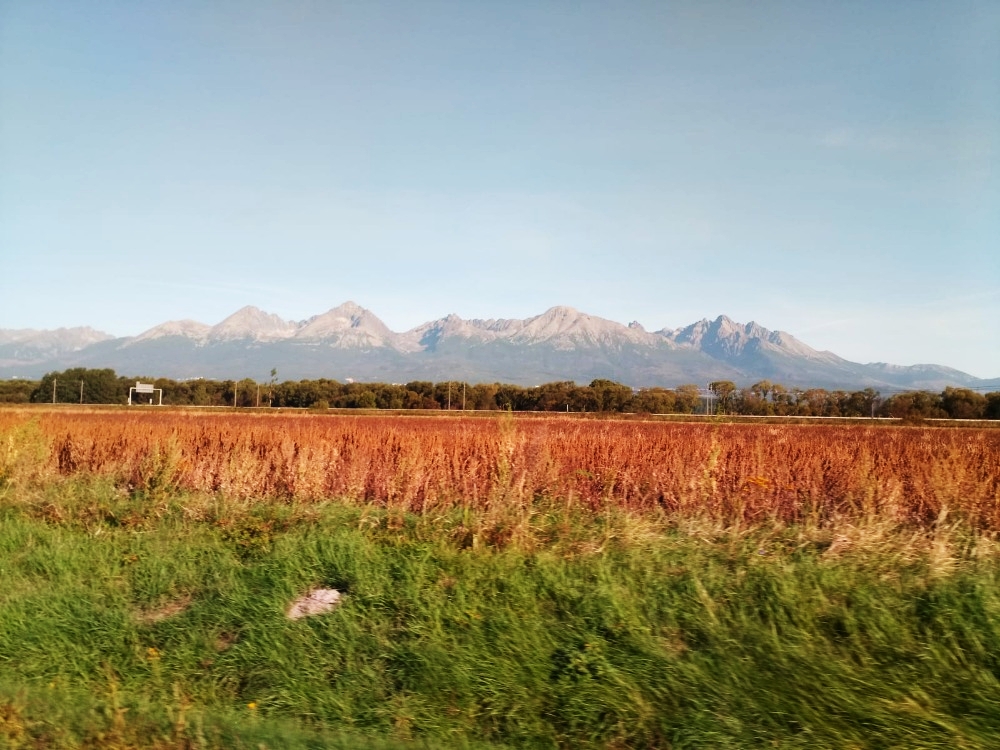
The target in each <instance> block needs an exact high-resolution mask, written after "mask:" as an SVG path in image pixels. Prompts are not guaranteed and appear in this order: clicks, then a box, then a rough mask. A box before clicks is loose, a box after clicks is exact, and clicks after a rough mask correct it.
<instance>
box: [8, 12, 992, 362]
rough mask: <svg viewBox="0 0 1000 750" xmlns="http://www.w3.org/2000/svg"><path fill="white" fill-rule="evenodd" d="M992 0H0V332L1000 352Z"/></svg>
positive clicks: (885, 355)
mask: <svg viewBox="0 0 1000 750" xmlns="http://www.w3.org/2000/svg"><path fill="white" fill-rule="evenodd" d="M998 39H1000V3H997V2H981V3H966V2H961V0H955V1H949V2H941V3H933V2H925V3H923V2H922V3H913V2H898V3H895V2H888V1H884V2H857V3H855V2H833V3H831V2H826V1H823V2H814V3H810V2H789V3H781V2H762V3H737V2H725V3H721V2H720V3H712V2H691V3H669V2H649V3H644V2H622V3H610V2H593V3H590V2H576V1H574V2H536V1H534V0H533V1H531V2H528V1H527V0H525V1H523V2H520V1H517V0H514V1H512V0H503V1H497V2H487V1H485V0H484V1H483V2H464V1H463V2H459V1H456V2H444V3H439V2H423V1H422V0H415V1H414V0H405V1H403V2H398V3H383V2H376V1H373V0H363V1H361V2H351V3H337V2H333V0H329V1H324V2H297V1H294V0H282V1H280V2H277V1H276V2H273V3H254V2H248V1H245V0H238V1H234V2H223V1H221V0H220V1H215V2H213V1H211V0H208V1H206V0H197V1H194V2H186V1H185V0H170V1H169V2H132V1H131V0H122V2H101V1H100V0H88V2H75V1H74V0H66V1H65V2H47V1H46V0H0V327H2V328H54V327H58V326H74V325H91V326H94V327H96V328H99V329H101V330H105V331H107V332H109V333H112V334H116V335H132V334H136V333H139V332H141V331H142V330H145V329H146V328H149V327H151V326H153V325H155V324H157V323H161V322H163V321H165V320H168V319H178V318H194V319H196V320H200V321H202V322H205V323H216V322H218V321H219V320H221V319H222V318H224V317H225V316H227V315H229V314H230V313H232V312H234V311H235V310H236V309H238V308H239V307H242V306H243V305H247V304H253V305H257V306H258V307H261V308H263V309H265V310H268V311H270V312H275V313H278V314H279V315H281V316H282V317H285V318H289V319H296V320H298V319H302V318H306V317H309V316H311V315H315V314H318V313H322V312H325V311H326V310H328V309H329V308H331V307H333V306H335V305H337V304H340V303H341V302H344V301H346V300H348V299H351V300H354V301H356V302H358V303H359V304H361V305H363V306H365V307H368V308H369V309H371V310H372V311H373V312H374V313H376V314H377V315H378V316H379V317H381V318H382V319H383V320H384V321H385V322H386V323H387V324H388V325H389V326H390V327H391V328H393V329H394V330H405V329H407V328H410V327H412V326H414V325H416V324H419V323H421V322H424V321H426V320H430V319H433V318H438V317H442V316H444V315H446V314H448V313H450V312H455V313H458V314H459V315H461V316H462V317H466V318H469V317H527V316H530V315H535V314H538V313H540V312H542V311H544V310H545V309H547V308H548V307H551V306H553V305H558V304H562V305H571V306H573V307H576V308H578V309H580V310H582V311H585V312H588V313H591V314H594V315H599V316H602V317H606V318H611V319H613V320H618V321H620V322H623V323H627V322H629V321H631V320H638V321H639V322H640V323H642V324H643V325H645V326H646V328H647V329H650V330H655V329H659V328H663V327H670V328H673V327H677V326H681V325H686V324H688V323H691V322H694V321H695V320H698V319H701V318H703V317H708V318H714V317H715V316H717V315H719V314H726V315H729V316H730V317H731V318H734V319H736V320H738V321H741V322H747V321H750V320H756V321H757V322H759V323H760V324H762V325H764V326H766V327H768V328H777V329H781V330H785V331H788V332H790V333H792V334H793V335H795V336H797V337H799V338H801V339H802V340H803V341H805V342H806V343H808V344H810V345H811V346H814V347H816V348H819V349H829V350H832V351H834V352H836V353H837V354H840V355H841V356H844V357H847V358H848V359H852V360H856V361H862V362H868V361H876V360H878V361H889V362H894V363H897V364H915V363H921V362H934V363H938V364H945V365H950V366H953V367H957V368H959V369H962V370H965V371H967V372H970V373H972V374H974V375H978V376H980V377H996V376H1000V333H998V331H1000V44H998V42H997V40H998Z"/></svg>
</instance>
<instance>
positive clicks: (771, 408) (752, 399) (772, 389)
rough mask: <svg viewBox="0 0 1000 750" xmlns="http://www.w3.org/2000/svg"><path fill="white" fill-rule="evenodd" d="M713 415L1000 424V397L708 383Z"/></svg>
mask: <svg viewBox="0 0 1000 750" xmlns="http://www.w3.org/2000/svg"><path fill="white" fill-rule="evenodd" d="M709 391H710V392H711V393H712V396H713V401H714V403H713V404H712V405H710V408H711V409H712V411H714V412H716V413H721V414H753V415H777V416H816V417H896V418H899V419H933V418H942V419H944V418H950V419H1000V392H994V393H985V394H984V393H977V392H976V391H973V390H970V389H968V388H950V387H949V388H945V389H944V390H943V391H941V393H932V392H930V391H904V392H901V393H894V394H891V395H889V396H887V397H883V396H882V395H881V394H880V393H879V392H878V391H876V390H875V389H873V388H865V389H864V390H860V391H844V390H833V391H828V390H825V389H823V388H810V389H802V388H790V389H789V388H786V387H785V386H783V385H781V384H780V383H772V382H771V381H769V380H761V381H759V382H757V383H754V384H753V385H751V386H749V387H747V388H738V387H737V386H736V384H735V383H733V382H732V381H729V380H719V381H715V382H713V383H710V384H709Z"/></svg>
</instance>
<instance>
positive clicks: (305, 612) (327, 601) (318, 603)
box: [288, 589, 340, 620]
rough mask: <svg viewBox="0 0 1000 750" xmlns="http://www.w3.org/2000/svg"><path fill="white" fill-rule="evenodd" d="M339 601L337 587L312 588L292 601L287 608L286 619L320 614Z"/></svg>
mask: <svg viewBox="0 0 1000 750" xmlns="http://www.w3.org/2000/svg"><path fill="white" fill-rule="evenodd" d="M339 603H340V592H339V591H337V589H313V590H312V591H310V592H309V593H308V594H306V595H305V596H302V597H299V598H298V599H296V600H295V601H294V602H292V606H291V607H289V608H288V619H289V620H298V619H300V618H302V617H310V616H312V615H321V614H323V613H324V612H329V611H330V610H331V609H333V608H334V607H336V606H337V605H338V604H339Z"/></svg>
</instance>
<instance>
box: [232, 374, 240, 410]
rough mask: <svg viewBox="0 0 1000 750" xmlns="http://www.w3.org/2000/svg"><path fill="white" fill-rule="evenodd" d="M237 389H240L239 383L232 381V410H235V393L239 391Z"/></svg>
mask: <svg viewBox="0 0 1000 750" xmlns="http://www.w3.org/2000/svg"><path fill="white" fill-rule="evenodd" d="M239 389H240V381H238V380H234V381H233V408H234V409H235V408H236V393H237V392H238V391H239Z"/></svg>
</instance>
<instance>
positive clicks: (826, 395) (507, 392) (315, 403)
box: [0, 368, 1000, 420]
mask: <svg viewBox="0 0 1000 750" xmlns="http://www.w3.org/2000/svg"><path fill="white" fill-rule="evenodd" d="M139 380H141V381H142V382H146V383H152V384H153V386H154V387H156V388H160V389H162V391H163V403H164V404H169V405H174V406H239V407H295V408H312V409H316V408H319V409H324V408H339V409H434V410H442V409H451V410H460V409H468V410H477V411H482V410H506V409H511V410H513V411H549V412H559V411H562V412H566V411H569V412H623V413H624V412H629V413H648V414H695V413H701V414H704V413H706V412H708V413H711V414H733V415H762V416H763V415H773V416H802V417H811V416H816V417H819V416H822V417H897V418H902V419H911V420H912V419H927V418H935V417H943V418H952V419H984V418H985V419H1000V392H994V393H986V394H982V393H977V392H976V391H973V390H970V389H967V388H945V389H944V390H943V391H941V392H940V393H932V392H930V391H907V392H901V393H894V394H891V395H889V396H886V397H883V396H882V395H881V394H880V393H879V392H878V391H876V390H874V389H872V388H865V389H863V390H858V391H846V390H826V389H823V388H809V389H802V388H786V387H785V386H783V385H781V384H780V383H772V382H770V381H768V380H762V381H759V382H757V383H754V384H753V385H751V386H747V387H744V388H740V387H738V386H737V385H736V384H735V383H733V382H732V381H729V380H720V381H715V382H713V383H710V384H709V387H708V389H707V391H702V390H700V389H699V388H698V386H697V385H694V384H687V385H681V386H678V387H676V388H639V389H633V388H631V387H629V386H626V385H622V384H621V383H616V382H614V381H611V380H594V381H592V382H591V383H590V384H589V385H577V384H576V383H574V382H572V381H559V382H553V383H545V384H543V385H539V386H535V387H525V386H518V385H510V384H504V383H476V384H472V383H463V382H459V381H451V382H443V383H433V382H430V381H422V380H418V381H412V382H409V383H406V384H396V383H353V382H351V383H342V382H339V381H337V380H328V379H325V378H321V379H318V380H298V381H283V382H278V379H277V371H275V370H272V371H271V377H270V379H269V380H267V381H264V382H258V381H255V380H251V379H244V380H205V379H197V380H172V379H170V378H139ZM135 383H136V378H127V377H121V376H119V375H117V374H116V373H115V371H114V370H111V369H101V370H95V369H85V368H73V369H70V370H65V371H63V372H51V373H47V374H46V375H45V376H44V377H43V378H42V379H41V380H37V381H32V380H5V381H0V402H6V403H27V402H33V403H51V402H53V401H54V402H55V403H85V404H122V403H125V402H126V400H127V398H128V394H129V388H130V387H132V386H134V385H135ZM144 398H148V396H145V397H144ZM134 400H135V399H134ZM157 400H158V397H157ZM136 402H137V403H138V401H136Z"/></svg>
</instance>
